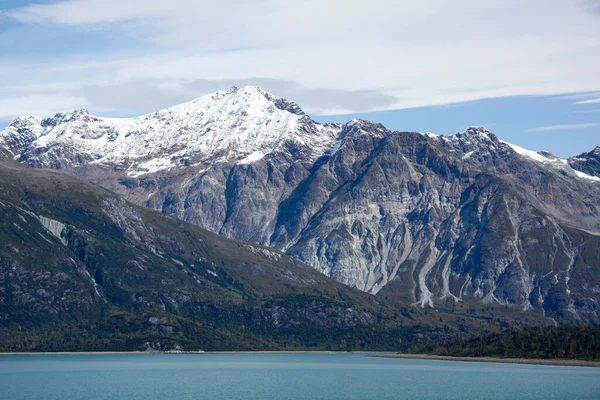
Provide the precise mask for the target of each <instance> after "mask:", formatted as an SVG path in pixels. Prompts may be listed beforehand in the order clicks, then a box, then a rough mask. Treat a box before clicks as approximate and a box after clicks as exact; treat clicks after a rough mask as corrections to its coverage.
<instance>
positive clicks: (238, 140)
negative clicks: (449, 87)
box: [0, 88, 600, 322]
mask: <svg viewBox="0 0 600 400" xmlns="http://www.w3.org/2000/svg"><path fill="white" fill-rule="evenodd" d="M244 99H246V100H244ZM257 99H258V100H257ZM265 99H266V100H265ZM284 103H285V104H287V106H286V107H282V106H281V105H282V104H284ZM290 104H291V103H287V102H282V101H280V100H278V99H276V98H275V97H273V96H271V95H269V94H266V93H264V92H262V91H260V90H258V89H256V88H243V89H239V90H233V91H230V92H227V93H224V92H219V93H217V94H215V95H212V97H210V96H207V97H206V98H202V99H199V100H197V101H196V103H194V106H193V107H192V106H185V107H184V106H178V107H175V108H173V109H170V111H169V110H163V111H160V112H158V113H156V114H152V115H149V116H145V117H140V118H139V119H134V120H119V121H117V122H115V121H114V120H101V119H98V118H95V117H90V116H89V115H88V114H87V113H83V114H85V115H84V116H83V117H82V116H80V115H79V114H78V115H75V114H76V113H72V115H71V114H68V115H66V116H65V115H59V116H57V117H55V118H54V119H52V120H39V119H32V118H29V119H27V118H25V119H20V120H18V121H16V122H15V123H13V124H12V125H11V127H9V128H8V129H7V130H5V131H4V132H2V133H0V138H2V140H3V142H4V143H5V144H4V153H5V154H6V155H8V156H11V157H13V158H15V159H17V160H19V161H21V162H23V163H27V164H29V165H31V166H36V167H51V168H64V169H68V170H70V171H73V172H75V173H76V174H78V175H80V176H82V177H85V178H86V179H89V180H91V181H93V182H95V183H98V184H100V185H101V186H104V187H106V188H109V189H111V190H113V191H115V192H117V193H119V194H121V195H122V196H124V197H125V198H127V199H128V200H130V201H133V202H135V203H137V204H139V205H143V206H146V207H149V208H154V209H157V210H160V211H162V212H163V213H164V214H167V215H172V216H175V217H177V218H180V219H183V220H185V221H188V222H191V223H193V224H196V225H198V226H201V227H203V228H206V229H208V230H210V231H213V232H216V233H219V234H221V235H224V236H227V237H230V238H234V239H237V240H243V241H248V242H253V243H258V244H261V245H265V246H270V247H272V248H274V249H278V250H281V251H283V252H285V253H287V254H288V255H291V256H293V257H294V258H297V259H299V260H300V261H302V262H304V263H306V264H308V265H310V266H312V267H314V268H315V269H317V270H319V271H321V272H323V273H324V274H326V275H329V276H331V277H333V278H335V279H336V280H338V281H340V282H342V283H345V284H347V285H350V286H354V287H356V288H359V289H361V290H363V291H368V292H371V293H378V294H380V295H381V296H383V295H385V296H387V297H392V298H395V299H399V300H402V301H405V302H410V303H413V304H416V305H419V306H422V307H438V306H441V305H446V304H448V303H453V302H457V303H462V302H472V301H475V302H479V303H483V304H501V305H508V306H514V307H518V308H519V309H524V310H529V309H532V310H538V311H541V312H543V313H545V314H546V315H547V316H548V317H550V318H554V319H556V320H569V321H584V322H585V321H598V318H599V315H600V314H599V308H598V302H599V301H600V250H599V249H600V236H599V234H600V178H598V177H597V174H596V173H594V170H593V162H592V161H589V162H588V161H586V162H587V163H588V164H590V165H592V167H582V166H580V164H579V163H577V162H576V160H579V159H580V158H583V156H580V157H578V158H573V159H570V160H568V161H566V160H560V159H558V158H556V157H554V156H553V155H551V154H548V153H543V152H540V153H535V152H530V151H527V150H525V149H521V148H519V147H517V146H513V145H510V144H508V143H504V142H502V141H500V140H498V138H497V137H496V136H495V135H493V134H492V133H491V132H489V131H487V130H486V129H485V128H471V129H469V130H467V131H466V132H463V133H460V134H457V135H454V136H435V135H430V134H421V133H414V132H391V131H389V130H387V129H386V128H385V127H383V126H382V125H380V124H374V123H370V122H366V121H360V120H354V121H351V122H350V123H348V124H345V125H336V124H329V125H320V124H317V123H315V122H313V121H312V120H310V118H308V117H307V116H306V115H305V114H303V113H302V112H301V111H300V110H299V109H298V108H297V107H292V106H290ZM182 110H184V111H182ZM80 114H81V113H80ZM165 116H168V118H167V117H165ZM55 120H56V121H55ZM228 121H229V122H228ZM240 127H242V128H240ZM215 138H216V139H215ZM223 138H227V140H226V145H222V143H224V142H223V140H225V139H223ZM0 148H1V147H0ZM140 149H143V151H142V150H140ZM590 154H592V155H593V154H594V153H593V152H592V153H590ZM589 158H590V159H592V156H590V157H589ZM574 160H575V161H574ZM588 164H586V165H588Z"/></svg>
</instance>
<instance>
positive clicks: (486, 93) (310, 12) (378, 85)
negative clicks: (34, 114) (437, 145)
mask: <svg viewBox="0 0 600 400" xmlns="http://www.w3.org/2000/svg"><path fill="white" fill-rule="evenodd" d="M589 10H590V8H589V7H588V5H585V6H582V3H581V1H580V0H546V1H542V0H530V1H526V2H524V1H522V0H518V1H517V0H486V1H484V2H482V1H475V0H456V1H453V2H452V3H451V4H450V3H448V2H447V0H423V1H420V2H415V1H412V0H411V1H409V0H397V1H389V0H370V1H366V0H346V1H342V0H329V1H322V0H305V1H303V2H282V1H278V0H256V1H235V0H224V1H220V2H218V3H217V2H214V1H210V2H209V1H193V0H170V1H168V2H165V1H163V0H127V1H123V0H68V1H61V2H58V3H52V4H46V5H30V6H25V7H22V8H19V9H15V10H10V11H8V12H5V13H4V14H5V17H8V18H12V19H13V20H14V21H18V22H20V23H22V24H24V26H27V25H28V24H30V25H31V24H38V25H41V26H45V27H46V28H47V29H53V28H54V27H61V28H68V29H74V30H77V29H90V28H91V29H97V30H98V35H104V36H103V37H109V36H110V35H114V40H115V41H123V40H124V39H127V40H131V39H132V38H135V40H136V41H137V44H136V47H135V49H132V50H131V52H128V51H123V50H122V49H121V50H119V51H114V52H111V51H110V50H106V49H104V50H102V51H101V52H100V51H98V52H97V53H94V49H93V43H91V45H90V47H91V48H88V49H81V48H78V47H75V46H74V47H73V49H72V51H71V54H69V55H68V56H66V57H64V56H63V57H60V58H58V57H57V58H52V57H48V56H45V57H46V58H42V57H41V56H40V57H41V58H40V62H43V68H40V67H39V66H38V67H32V63H31V60H30V59H28V60H18V59H7V57H8V56H7V55H4V56H0V75H1V76H3V80H4V82H8V84H5V89H4V91H5V92H10V94H11V95H13V96H14V95H18V96H25V95H36V94H37V95H39V94H40V92H35V91H34V89H33V88H35V87H41V86H42V85H45V84H48V83H49V82H51V83H52V84H62V85H65V86H71V87H73V89H72V91H71V95H72V96H74V97H83V96H84V95H85V97H87V99H88V101H89V103H90V104H89V106H90V107H91V108H92V111H93V108H94V107H101V106H102V107H106V106H107V104H106V101H107V100H109V98H110V97H111V96H113V95H111V94H110V93H115V91H120V92H121V93H124V92H123V89H124V88H130V89H131V90H130V91H129V92H128V93H126V94H125V95H124V97H122V98H121V103H119V102H118V101H117V102H116V103H115V106H116V105H119V104H120V106H122V107H130V105H133V104H136V103H138V102H139V104H140V106H138V107H137V108H136V109H135V111H150V109H144V110H138V108H144V107H162V106H168V105H170V104H168V103H167V102H168V101H175V100H178V99H179V98H182V99H183V98H184V97H186V96H190V98H191V97H197V96H198V95H200V94H202V93H200V92H202V90H200V88H197V91H198V93H197V94H196V92H194V88H193V84H190V83H191V82H201V81H203V80H204V81H206V82H213V83H215V82H221V83H223V82H238V81H240V82H241V81H252V80H257V79H256V78H253V77H264V76H266V77H269V78H271V79H272V80H273V81H272V82H271V84H273V82H279V84H277V85H273V86H275V89H273V90H272V91H274V92H275V93H274V94H276V95H282V96H286V97H289V99H290V100H292V101H296V102H298V103H300V104H301V105H302V106H303V108H305V109H306V110H307V111H311V112H317V113H342V112H348V111H353V112H355V111H370V110H383V109H394V108H407V107H417V106H427V105H439V104H449V103H453V102H460V101H468V100H477V99H482V98H490V97H498V96H514V95H555V94H561V93H573V92H581V91H586V92H590V91H594V90H599V91H600V75H599V74H598V73H597V71H598V69H599V66H600V24H598V18H597V16H596V15H594V14H593V13H590V12H588V11H589ZM123 32H125V33H123ZM123 34H124V35H126V37H122V36H121V35H123ZM23 45H26V44H25V43H24V44H23ZM281 82H287V85H283V84H281ZM25 86H30V87H31V89H29V90H25V89H23V88H24V87H25ZM84 88H85V90H84ZM103 88H104V89H103ZM102 91H103V92H102ZM1 92H2V90H0V96H3V94H2V93H1ZM100 92H102V93H100ZM44 93H48V92H44ZM294 96H296V97H294ZM101 103H102V104H101ZM125 111H131V109H128V110H125Z"/></svg>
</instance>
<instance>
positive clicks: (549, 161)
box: [502, 141, 600, 182]
mask: <svg viewBox="0 0 600 400" xmlns="http://www.w3.org/2000/svg"><path fill="white" fill-rule="evenodd" d="M502 143H504V144H506V145H508V146H509V147H510V148H511V149H513V150H514V151H515V152H516V153H518V154H519V155H521V156H522V157H525V158H528V159H530V160H533V161H535V162H539V163H543V164H546V165H549V166H552V167H554V168H556V169H559V170H564V171H568V172H570V173H572V174H574V175H576V176H578V177H579V178H583V179H587V180H589V181H594V182H600V178H598V177H596V176H592V175H588V174H586V173H584V172H581V171H578V170H576V169H573V168H572V167H571V166H570V165H569V162H568V160H564V159H562V158H559V157H556V156H555V155H554V154H552V153H549V152H547V151H538V152H535V151H533V150H527V149H525V148H523V147H521V146H517V145H515V144H512V143H508V142H504V141H502Z"/></svg>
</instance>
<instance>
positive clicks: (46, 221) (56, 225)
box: [38, 216, 68, 246]
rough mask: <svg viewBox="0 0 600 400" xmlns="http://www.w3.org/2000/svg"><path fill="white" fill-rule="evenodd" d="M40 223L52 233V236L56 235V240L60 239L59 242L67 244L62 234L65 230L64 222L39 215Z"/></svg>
mask: <svg viewBox="0 0 600 400" xmlns="http://www.w3.org/2000/svg"><path fill="white" fill-rule="evenodd" d="M38 219H39V221H40V223H41V224H42V226H43V227H44V228H45V229H46V230H47V231H48V232H49V233H50V234H52V236H54V237H56V238H57V239H58V240H60V242H61V243H62V244H63V245H64V246H67V244H68V243H67V239H65V238H64V237H63V236H62V235H63V232H64V230H65V224H63V223H62V222H59V221H56V220H53V219H50V218H46V217H42V216H39V217H38Z"/></svg>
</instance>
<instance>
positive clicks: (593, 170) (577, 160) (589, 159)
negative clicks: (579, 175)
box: [569, 146, 600, 178]
mask: <svg viewBox="0 0 600 400" xmlns="http://www.w3.org/2000/svg"><path fill="white" fill-rule="evenodd" d="M569 165H570V166H571V167H572V168H573V169H575V170H577V171H581V172H583V173H585V174H587V175H591V176H595V177H598V178H600V146H597V147H596V148H595V149H594V150H592V151H590V152H589V153H583V154H580V155H578V156H577V157H571V158H569Z"/></svg>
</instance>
